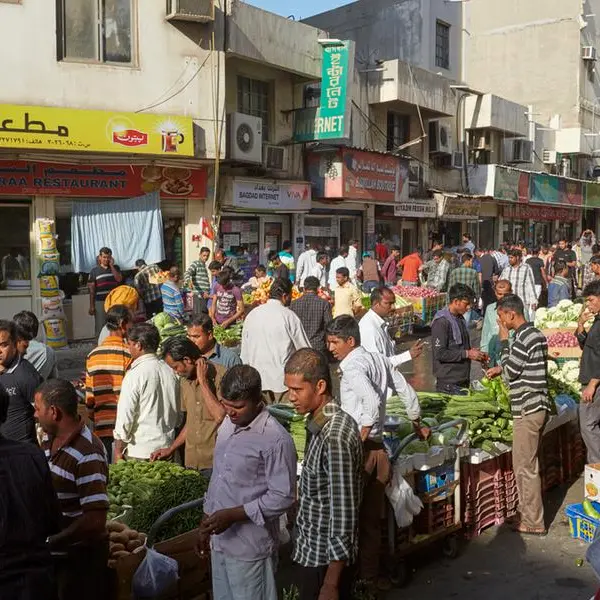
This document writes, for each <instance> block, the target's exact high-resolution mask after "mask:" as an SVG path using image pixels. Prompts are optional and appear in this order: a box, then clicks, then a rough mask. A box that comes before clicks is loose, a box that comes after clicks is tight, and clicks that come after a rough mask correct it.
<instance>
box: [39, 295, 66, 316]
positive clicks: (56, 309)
mask: <svg viewBox="0 0 600 600" xmlns="http://www.w3.org/2000/svg"><path fill="white" fill-rule="evenodd" d="M63 297H64V292H60V294H59V295H57V296H52V297H51V298H42V314H41V316H40V320H41V321H45V320H46V319H64V318H65V313H64V311H63Z"/></svg>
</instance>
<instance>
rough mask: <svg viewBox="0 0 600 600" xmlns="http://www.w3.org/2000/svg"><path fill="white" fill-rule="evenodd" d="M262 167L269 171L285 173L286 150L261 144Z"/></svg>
mask: <svg viewBox="0 0 600 600" xmlns="http://www.w3.org/2000/svg"><path fill="white" fill-rule="evenodd" d="M263 166H264V167H265V169H269V170H271V171H287V168H288V166H287V148H284V147H283V146H274V145H273V144H263Z"/></svg>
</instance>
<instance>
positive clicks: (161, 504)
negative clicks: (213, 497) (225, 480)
mask: <svg viewBox="0 0 600 600" xmlns="http://www.w3.org/2000/svg"><path fill="white" fill-rule="evenodd" d="M207 487H208V481H207V479H206V478H205V477H204V476H203V475H201V474H200V473H198V471H194V470H192V469H184V468H183V467H180V466H178V465H175V464H173V463H169V462H153V463H150V462H145V461H139V462H138V461H120V462H118V463H117V464H114V465H110V469H109V482H108V499H109V502H110V509H109V513H108V518H109V519H114V518H115V517H118V516H120V515H123V516H122V517H120V520H122V521H123V522H125V523H126V524H127V525H128V526H129V527H130V528H131V529H135V530H136V531H141V532H144V533H148V532H149V531H150V528H151V527H152V525H153V524H154V522H155V521H156V520H157V519H158V518H159V517H160V516H161V515H162V514H163V513H165V512H166V511H167V510H169V509H171V508H174V507H176V506H179V505H180V504H184V503H185V502H190V501H192V500H197V499H199V498H203V497H204V494H205V493H206V489H207ZM202 514H203V512H202V507H200V508H196V509H192V510H187V511H184V512H182V513H179V514H178V515H176V516H175V517H173V518H172V519H170V520H169V521H168V522H167V523H165V524H164V525H163V526H162V527H161V529H160V531H159V534H158V536H157V540H156V541H161V540H165V539H169V538H171V537H174V536H176V535H180V534H182V533H186V532H188V531H191V530H192V529H195V528H196V527H198V524H199V523H200V520H201V519H202Z"/></svg>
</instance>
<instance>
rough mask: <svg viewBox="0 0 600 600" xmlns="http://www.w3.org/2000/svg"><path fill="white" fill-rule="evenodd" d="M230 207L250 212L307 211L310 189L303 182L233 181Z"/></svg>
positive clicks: (309, 205) (309, 202) (309, 201)
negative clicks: (249, 210)
mask: <svg viewBox="0 0 600 600" xmlns="http://www.w3.org/2000/svg"><path fill="white" fill-rule="evenodd" d="M232 194H233V195H232V198H231V201H232V206H234V207H235V208H244V209H252V210H269V211H271V210H285V211H309V210H310V208H311V201H312V197H311V189H310V184H309V183H303V182H290V183H284V182H275V181H269V182H263V181H258V180H254V181H237V180H236V181H234V182H233V192H232Z"/></svg>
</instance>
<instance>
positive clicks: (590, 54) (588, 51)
mask: <svg viewBox="0 0 600 600" xmlns="http://www.w3.org/2000/svg"><path fill="white" fill-rule="evenodd" d="M581 58H583V60H596V48H595V47H594V46H584V47H583V48H582V49H581Z"/></svg>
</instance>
